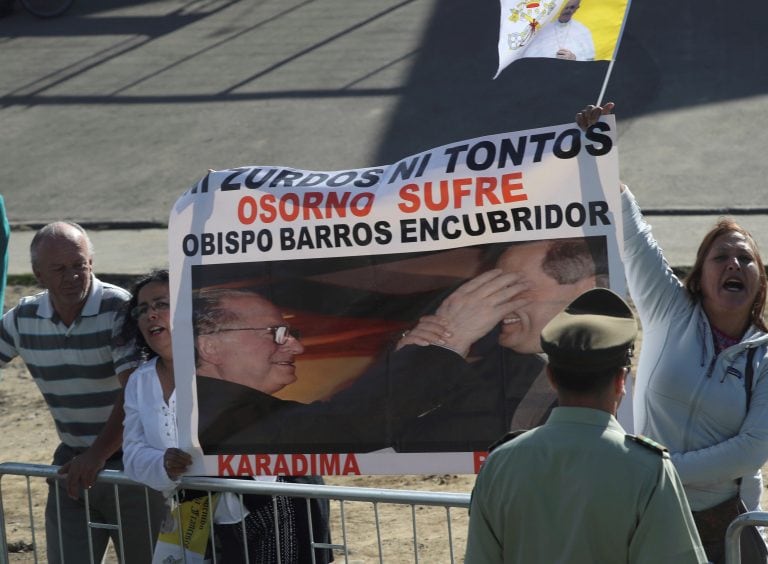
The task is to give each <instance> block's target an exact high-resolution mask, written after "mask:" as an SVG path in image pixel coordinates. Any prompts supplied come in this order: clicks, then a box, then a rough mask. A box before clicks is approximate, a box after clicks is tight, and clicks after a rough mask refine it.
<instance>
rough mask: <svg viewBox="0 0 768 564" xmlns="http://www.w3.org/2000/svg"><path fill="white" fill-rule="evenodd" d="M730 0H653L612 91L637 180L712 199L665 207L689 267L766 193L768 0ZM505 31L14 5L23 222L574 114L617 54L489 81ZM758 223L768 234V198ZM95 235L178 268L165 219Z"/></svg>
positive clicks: (628, 38) (145, 205)
mask: <svg viewBox="0 0 768 564" xmlns="http://www.w3.org/2000/svg"><path fill="white" fill-rule="evenodd" d="M595 1H597V0H595ZM724 9H726V8H724V7H723V3H722V2H720V1H719V0H699V1H697V2H693V1H690V0H689V1H684V2H677V3H675V6H674V11H669V12H665V13H662V12H661V11H660V10H659V9H658V7H657V5H656V3H654V2H634V3H633V6H632V13H631V15H630V19H629V22H628V24H627V28H626V33H625V36H624V40H623V44H622V48H621V51H620V55H619V58H618V60H617V63H616V66H615V69H614V72H613V76H612V79H611V82H610V85H609V88H608V92H607V95H606V98H607V99H613V100H615V101H616V102H617V103H618V104H619V106H618V111H617V115H618V118H619V124H620V125H619V126H620V154H621V163H622V176H623V178H624V179H625V180H626V181H627V182H628V183H630V185H631V186H632V188H633V190H634V192H635V193H636V194H637V195H638V199H639V200H640V202H641V204H642V205H643V206H644V208H645V209H647V210H650V211H651V212H653V211H659V212H664V211H665V210H667V211H668V210H670V209H682V208H686V209H690V208H696V209H700V210H704V211H705V212H706V211H709V212H711V213H710V215H709V216H708V217H705V218H703V221H699V220H698V219H696V218H694V217H689V216H685V217H682V218H674V217H673V218H669V217H667V216H663V217H661V216H653V217H658V219H655V220H654V223H655V224H657V225H658V229H657V231H658V236H659V239H660V240H661V242H662V244H663V246H664V247H665V248H666V249H667V251H668V254H669V255H670V261H671V262H672V263H673V264H680V265H683V264H685V263H686V262H690V257H692V256H693V254H694V252H695V246H696V244H697V243H698V241H699V239H700V236H701V233H703V231H704V230H705V226H706V225H710V224H711V223H712V221H713V219H714V216H715V215H717V213H718V212H716V211H714V210H716V209H720V208H729V207H737V208H749V209H751V211H752V212H764V211H765V209H766V204H765V157H764V155H763V153H764V150H763V147H765V146H768V134H767V133H766V130H765V115H766V112H767V111H768V58H767V57H764V56H762V53H763V50H764V48H765V45H764V43H765V40H764V35H763V34H762V27H761V22H763V21H766V20H767V19H768V3H765V2H753V3H751V6H750V8H749V14H748V15H747V14H746V13H744V12H738V13H737V12H736V10H737V8H735V7H734V8H730V7H727V9H733V10H734V13H724V12H723V10H724ZM497 26H498V2H497V0H482V1H480V2H473V3H467V2H463V1H461V0H380V1H378V2H360V1H356V0H261V1H258V2H255V1H250V0H249V1H245V0H242V1H237V0H200V1H197V0H76V3H75V7H74V8H73V9H72V10H71V12H69V13H68V14H66V15H65V16H63V17H61V18H57V19H53V20H47V21H42V20H36V19H34V18H32V17H31V16H29V15H27V14H25V13H23V12H19V13H17V14H15V15H13V16H11V17H9V18H5V19H2V20H0V48H1V49H2V57H0V138H1V139H2V145H0V147H2V150H0V168H1V169H2V171H3V175H2V181H0V191H2V194H3V195H4V197H5V199H6V205H7V207H8V210H9V216H10V219H11V220H12V221H13V222H14V223H17V224H22V223H30V222H40V221H48V220H52V219H57V218H69V219H74V220H78V221H94V222H105V223H113V222H134V225H135V222H142V221H150V222H155V223H156V224H158V225H160V226H162V225H164V224H165V223H166V222H167V218H168V213H169V210H170V207H171V205H172V203H173V202H174V201H175V199H176V198H177V197H178V196H179V195H180V194H181V192H182V191H183V190H185V189H186V188H187V187H188V186H189V185H190V184H191V183H193V182H194V181H195V180H196V179H197V178H199V177H200V176H201V175H202V174H203V173H204V172H205V170H206V169H207V168H225V167H230V166H237V165H243V164H281V165H293V166H297V167H300V168H306V169H341V168H352V167H362V166H369V165H379V164H385V163H389V162H393V161H394V160H396V159H399V158H401V157H403V156H406V155H409V154H412V153H415V152H418V151H421V150H424V149H426V148H429V147H434V146H439V145H442V144H446V143H448V142H451V141H455V140H458V139H464V138H469V137H474V136H479V135H485V134H489V133H495V132H499V131H505V130H506V131H514V130H518V129H524V128H530V127H537V126H541V125H547V124H554V123H563V122H568V121H570V120H571V119H572V116H573V114H574V113H575V111H576V110H577V109H578V108H580V107H581V106H583V105H584V103H586V102H590V101H594V100H595V99H596V97H597V93H598V92H599V90H600V85H601V82H602V79H603V76H604V73H605V71H606V67H607V65H606V64H605V63H585V64H582V63H568V62H562V61H556V60H532V59H529V60H523V61H520V62H517V63H515V64H514V65H513V66H512V67H510V68H509V69H507V70H506V71H505V72H504V73H502V75H501V76H500V77H499V79H497V80H496V81H493V80H491V79H490V77H491V76H492V75H493V73H494V71H495V66H496V33H497V31H496V30H497V29H498V27H497ZM744 222H745V223H746V224H747V225H748V226H751V227H752V229H753V230H755V232H756V234H757V236H758V239H762V238H763V234H768V220H766V215H765V213H762V215H750V216H745V221H744ZM664 225H666V226H668V227H664ZM665 230H666V232H665ZM667 233H668V234H667ZM14 236H15V237H14V240H13V244H12V251H13V253H12V258H11V271H12V272H14V271H25V270H27V267H26V266H25V265H26V256H25V255H26V250H25V242H24V237H25V234H23V232H15V233H14ZM94 239H95V241H96V247H97V251H99V256H98V259H97V260H98V262H97V267H98V270H99V271H102V272H109V271H112V270H116V271H117V270H120V271H126V270H128V271H135V272H141V271H144V270H146V267H150V266H157V265H159V264H162V263H164V259H165V245H164V242H163V232H162V229H161V230H146V231H143V232H138V233H137V232H134V231H133V230H131V231H129V232H125V231H105V232H101V233H97V234H95V235H94ZM17 245H20V247H18V246H17ZM762 246H763V248H768V244H766V242H765V241H763V245H762ZM19 249H21V250H19ZM678 249H679V255H678V254H677V253H678ZM678 257H680V258H678Z"/></svg>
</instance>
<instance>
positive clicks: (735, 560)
mask: <svg viewBox="0 0 768 564" xmlns="http://www.w3.org/2000/svg"><path fill="white" fill-rule="evenodd" d="M765 525H768V512H765V511H748V512H747V513H742V514H741V515H739V516H738V517H736V519H734V520H733V521H732V522H731V524H730V525H728V530H727V531H726V532H725V564H741V544H740V543H739V539H740V538H741V531H742V530H743V529H744V527H749V526H757V527H763V526H765Z"/></svg>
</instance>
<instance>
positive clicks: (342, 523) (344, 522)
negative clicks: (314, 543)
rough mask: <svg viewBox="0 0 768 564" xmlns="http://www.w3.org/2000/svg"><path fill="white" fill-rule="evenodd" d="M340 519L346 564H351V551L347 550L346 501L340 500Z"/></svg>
mask: <svg viewBox="0 0 768 564" xmlns="http://www.w3.org/2000/svg"><path fill="white" fill-rule="evenodd" d="M339 518H340V519H341V542H343V543H344V564H349V551H348V550H347V521H346V519H345V516H344V500H343V499H340V500H339Z"/></svg>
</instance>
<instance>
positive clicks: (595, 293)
mask: <svg viewBox="0 0 768 564" xmlns="http://www.w3.org/2000/svg"><path fill="white" fill-rule="evenodd" d="M636 336H637V322H636V321H635V318H634V316H633V315H632V310H630V309H629V306H628V305H627V304H626V302H625V301H624V300H622V299H621V298H620V297H619V296H618V295H616V294H615V293H614V292H612V291H610V290H607V289H605V288H594V289H592V290H588V291H586V292H584V293H583V294H582V295H580V296H579V297H578V298H576V299H575V300H574V301H573V302H571V304H570V305H569V306H568V307H566V308H565V310H563V311H562V312H560V313H559V314H557V315H556V316H555V317H554V319H552V321H550V322H549V323H547V325H546V326H545V327H544V329H543V330H542V331H541V348H542V350H543V351H544V352H545V353H547V355H548V356H549V364H550V365H551V366H552V367H554V368H563V369H568V370H606V369H610V368H620V367H622V366H627V365H628V364H629V362H630V361H629V359H630V356H631V354H632V346H633V343H634V342H635V337H636Z"/></svg>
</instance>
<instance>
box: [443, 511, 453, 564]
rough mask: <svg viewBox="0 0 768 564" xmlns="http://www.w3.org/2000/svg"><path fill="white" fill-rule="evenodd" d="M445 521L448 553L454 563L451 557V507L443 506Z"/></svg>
mask: <svg viewBox="0 0 768 564" xmlns="http://www.w3.org/2000/svg"><path fill="white" fill-rule="evenodd" d="M445 522H446V523H447V524H448V553H449V554H450V556H451V564H454V562H455V559H454V557H453V528H452V527H451V508H450V507H446V508H445Z"/></svg>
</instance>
